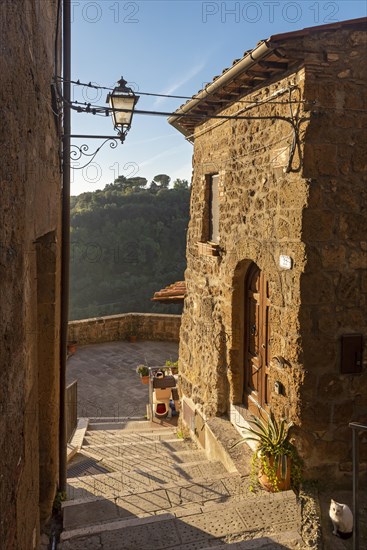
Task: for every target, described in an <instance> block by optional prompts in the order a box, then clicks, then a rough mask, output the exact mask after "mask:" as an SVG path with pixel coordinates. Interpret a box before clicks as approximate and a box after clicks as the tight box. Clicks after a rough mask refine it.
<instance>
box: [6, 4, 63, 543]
mask: <svg viewBox="0 0 367 550" xmlns="http://www.w3.org/2000/svg"><path fill="white" fill-rule="evenodd" d="M59 4H60V3H59ZM57 13H58V2H57V0H48V1H47V2H45V1H43V0H27V1H26V2H10V1H2V2H0V44H1V53H0V75H1V86H0V106H1V107H0V109H1V125H0V155H1V163H0V195H1V201H0V220H1V221H0V228H1V229H0V231H1V236H0V295H1V308H0V333H1V335H0V339H1V354H0V355H1V366H0V448H1V452H0V541H1V542H0V546H1V548H2V549H4V550H15V549H16V550H31V549H32V548H37V547H38V542H39V534H40V526H41V525H42V523H43V522H44V521H45V520H46V519H47V518H48V517H49V516H50V514H51V510H52V504H53V500H54V497H55V494H56V488H57V483H58V474H59V471H58V452H59V448H58V441H59V436H58V434H59V318H60V298H59V295H60V290H59V287H60V275H59V273H60V204H61V202H60V193H61V176H60V155H59V147H60V145H59V144H60V140H59V129H58V118H57V116H55V114H54V112H53V111H55V109H56V106H55V102H54V101H53V99H52V93H51V84H52V82H53V77H54V75H55V73H56V71H57V70H58V68H57V57H58V53H57V51H58V46H57V40H56V32H57ZM55 42H56V45H55Z"/></svg>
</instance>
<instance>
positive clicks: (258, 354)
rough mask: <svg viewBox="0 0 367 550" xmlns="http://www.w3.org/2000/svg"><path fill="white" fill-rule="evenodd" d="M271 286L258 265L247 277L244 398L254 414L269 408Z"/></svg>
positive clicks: (251, 268)
mask: <svg viewBox="0 0 367 550" xmlns="http://www.w3.org/2000/svg"><path fill="white" fill-rule="evenodd" d="M269 308H270V299H269V285H268V282H267V281H266V278H265V276H264V274H263V273H262V272H261V271H260V269H259V268H258V267H257V265H255V264H253V265H252V266H251V267H250V270H249V272H248V275H247V277H246V279H245V338H244V344H245V349H244V359H245V361H244V368H245V391H244V400H245V404H246V405H247V407H248V409H249V411H250V412H251V413H252V414H256V415H257V416H258V415H259V412H260V409H265V410H269V405H268V404H269V397H270V396H269V388H268V377H269V341H270V327H269Z"/></svg>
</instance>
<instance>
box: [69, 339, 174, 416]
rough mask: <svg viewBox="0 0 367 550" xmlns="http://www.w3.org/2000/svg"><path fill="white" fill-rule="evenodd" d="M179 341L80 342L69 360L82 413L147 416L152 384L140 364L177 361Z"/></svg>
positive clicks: (80, 413) (79, 413)
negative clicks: (139, 372)
mask: <svg viewBox="0 0 367 550" xmlns="http://www.w3.org/2000/svg"><path fill="white" fill-rule="evenodd" d="M177 353H178V343H176V342H159V341H156V342H151V341H149V342H148V341H138V342H136V343H129V342H127V341H125V340H123V341H119V342H108V343H104V344H92V345H87V346H80V347H78V348H77V351H76V353H75V354H74V355H72V356H71V357H69V359H68V362H67V372H66V375H67V383H68V384H70V383H71V382H72V381H73V380H75V379H77V380H78V416H79V417H88V418H100V417H110V418H113V419H116V420H119V419H120V418H126V417H129V418H132V417H143V416H144V415H145V414H146V404H147V402H148V386H144V385H143V384H141V382H140V379H139V376H138V375H137V374H136V372H135V369H136V366H137V365H139V364H141V363H144V364H147V365H149V366H155V365H157V366H159V365H164V363H165V361H166V360H167V359H169V360H171V361H176V359H177Z"/></svg>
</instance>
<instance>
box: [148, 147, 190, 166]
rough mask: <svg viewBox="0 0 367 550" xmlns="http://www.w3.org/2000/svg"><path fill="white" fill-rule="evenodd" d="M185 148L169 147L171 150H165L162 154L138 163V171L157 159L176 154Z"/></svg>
mask: <svg viewBox="0 0 367 550" xmlns="http://www.w3.org/2000/svg"><path fill="white" fill-rule="evenodd" d="M185 146H186V144H182V145H178V146H177V147H171V149H166V150H165V151H163V152H162V153H158V155H154V156H153V157H151V158H150V159H147V160H145V161H144V162H141V163H139V169H140V168H142V167H143V166H149V164H151V163H152V162H154V161H156V160H158V159H161V158H164V157H168V156H170V155H173V154H174V153H176V152H177V151H179V150H180V149H183V148H184V147H185Z"/></svg>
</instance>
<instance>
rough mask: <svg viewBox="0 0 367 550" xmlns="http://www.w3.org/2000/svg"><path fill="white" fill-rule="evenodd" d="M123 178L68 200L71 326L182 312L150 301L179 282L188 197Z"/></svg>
mask: <svg viewBox="0 0 367 550" xmlns="http://www.w3.org/2000/svg"><path fill="white" fill-rule="evenodd" d="M130 179H133V180H135V181H133V182H130V183H129V182H128V180H127V179H126V178H124V177H123V176H120V177H119V178H117V180H115V182H114V183H113V184H109V185H106V187H105V188H104V190H103V191H96V192H93V193H90V192H89V193H83V194H81V195H79V196H78V197H72V198H71V205H72V208H71V280H70V290H71V292H70V296H71V298H70V316H71V319H81V318H87V317H93V316H100V315H109V314H114V313H124V312H129V311H141V312H150V311H157V312H165V311H167V312H170V313H175V312H176V313H179V312H180V310H181V306H180V305H176V306H173V305H162V304H159V303H155V302H152V301H151V298H152V296H153V294H154V292H155V291H157V290H160V289H161V288H163V287H164V286H166V285H168V284H171V283H173V282H175V281H178V280H182V279H183V276H184V270H185V267H186V261H185V247H186V228H187V225H188V219H189V198H190V192H189V190H188V189H185V188H180V189H169V188H166V187H163V188H162V187H161V186H160V185H158V184H156V185H157V192H156V193H154V192H152V190H151V189H145V188H144V185H143V184H144V182H145V184H146V179H145V178H139V179H137V178H130Z"/></svg>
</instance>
